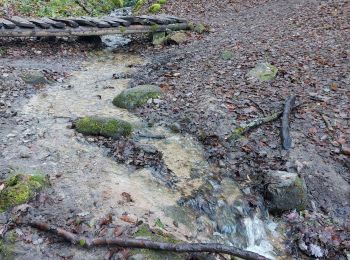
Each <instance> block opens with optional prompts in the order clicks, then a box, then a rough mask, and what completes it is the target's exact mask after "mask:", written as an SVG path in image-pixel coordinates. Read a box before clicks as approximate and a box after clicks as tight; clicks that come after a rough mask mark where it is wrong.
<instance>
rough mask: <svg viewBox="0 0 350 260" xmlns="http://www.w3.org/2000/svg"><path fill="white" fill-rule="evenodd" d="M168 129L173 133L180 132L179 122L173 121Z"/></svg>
mask: <svg viewBox="0 0 350 260" xmlns="http://www.w3.org/2000/svg"><path fill="white" fill-rule="evenodd" d="M170 129H171V131H173V132H174V133H179V132H181V125H180V124H179V123H173V124H172V125H170Z"/></svg>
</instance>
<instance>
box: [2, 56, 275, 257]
mask: <svg viewBox="0 0 350 260" xmlns="http://www.w3.org/2000/svg"><path fill="white" fill-rule="evenodd" d="M143 62H144V61H143V60H142V59H141V58H140V57H138V56H136V55H132V54H116V53H111V52H102V53H97V54H96V55H94V56H91V57H90V58H89V60H88V61H87V62H86V63H85V64H83V66H82V67H83V69H81V70H77V71H75V72H74V73H72V75H71V76H70V77H69V78H68V79H67V80H66V81H65V82H63V83H57V84H55V85H52V86H48V87H47V88H46V89H45V90H42V91H41V92H39V94H37V95H35V96H33V97H32V98H31V99H30V100H29V102H28V103H27V104H25V105H24V106H23V108H22V110H21V112H20V114H19V118H20V119H21V120H20V121H21V122H23V124H21V123H19V124H18V126H17V127H15V128H14V129H13V130H12V132H11V133H10V134H9V135H8V136H7V138H8V144H9V145H8V146H7V147H6V149H5V150H4V151H3V155H4V157H5V160H7V161H8V162H9V166H10V167H11V168H13V169H26V171H28V170H29V171H37V170H40V171H43V172H45V173H48V174H49V175H50V178H51V182H52V187H51V189H52V190H53V192H52V194H55V196H57V197H58V198H59V199H58V200H57V202H56V204H55V205H54V206H55V210H56V211H59V212H60V214H62V215H64V214H68V213H69V212H71V210H72V209H74V211H75V212H80V214H82V215H89V216H90V217H92V218H93V219H99V218H101V217H103V216H104V215H105V214H106V213H108V212H110V211H113V212H114V214H115V215H117V216H118V215H119V216H121V215H122V214H125V212H126V213H128V214H129V215H130V216H131V217H133V218H136V219H138V220H143V221H144V222H146V223H150V224H152V226H153V225H154V222H155V221H156V219H160V220H161V221H162V223H163V224H164V225H165V227H166V230H167V231H169V232H171V233H173V234H175V235H176V236H178V237H179V238H180V239H183V240H188V241H203V242H208V241H219V242H223V243H227V244H233V245H236V246H240V247H243V248H247V249H249V250H252V251H255V252H258V253H260V254H263V255H265V256H267V257H270V258H274V257H275V256H276V252H278V247H279V245H280V240H281V238H280V236H279V234H278V233H277V232H276V227H277V225H276V224H275V223H273V222H271V221H269V220H267V218H266V216H265V213H264V212H258V211H254V212H252V211H251V210H248V207H247V206H246V202H245V201H244V196H243V194H242V192H241V191H240V189H239V187H238V186H237V184H236V183H234V182H233V181H232V180H229V179H224V180H222V181H221V182H220V183H219V182H217V181H213V179H214V178H212V177H213V173H212V170H211V168H210V165H209V164H208V163H207V162H206V160H205V159H204V158H205V157H204V151H203V147H202V146H201V145H200V143H199V142H198V141H197V140H195V139H194V138H193V137H191V136H188V135H181V134H177V133H173V132H171V131H170V130H168V129H165V128H164V127H162V126H160V125H156V126H153V127H152V128H147V126H146V124H145V122H143V121H142V119H141V118H138V117H136V116H135V115H133V114H132V113H131V112H128V111H127V110H124V109H119V108H116V107H114V106H113V105H112V99H113V97H114V96H116V95H117V94H118V93H119V92H120V91H122V90H123V89H125V88H126V87H127V84H128V79H113V74H121V73H130V72H132V70H133V69H132V67H133V66H134V65H138V64H142V63H143ZM89 115H93V116H101V117H116V118H121V119H124V120H126V121H129V122H131V123H132V124H133V125H134V126H135V129H136V130H140V129H141V130H142V129H145V128H147V131H151V132H152V133H154V134H161V135H164V136H165V139H160V140H159V139H151V138H150V139H147V138H143V139H140V140H139V142H140V143H142V144H148V145H153V146H155V147H156V148H157V149H158V150H159V151H161V152H162V154H163V159H164V161H165V164H166V166H167V167H168V169H170V170H171V172H172V173H173V174H174V175H175V176H176V177H177V180H178V182H177V183H176V186H175V188H173V189H171V188H168V187H166V186H165V185H164V184H162V182H160V181H159V180H157V178H155V177H154V175H152V172H151V171H152V170H151V169H145V168H144V169H140V170H135V169H133V168H131V167H128V166H126V165H123V164H118V163H117V162H115V161H114V160H113V158H111V157H109V156H108V155H107V154H108V150H107V149H104V148H101V147H98V146H96V145H94V144H91V143H90V142H88V141H87V139H86V138H85V137H83V136H82V135H80V134H77V133H76V132H75V131H74V130H73V129H70V128H69V127H67V126H69V125H70V124H71V123H70V122H71V120H72V119H75V118H77V117H82V116H89ZM28 125H29V127H28ZM18 137H19V138H20V140H21V142H22V145H21V146H20V147H19V146H18V142H17V141H16V140H18ZM18 151H20V152H18ZM123 192H127V193H129V194H130V195H131V197H132V199H133V203H126V204H121V203H120V201H122V199H123V198H122V193H123ZM189 198H190V199H189ZM48 211H49V210H48ZM52 214H54V213H52ZM262 219H264V220H262ZM115 221H117V222H118V221H119V223H120V224H123V222H122V221H121V220H120V219H116V220H115ZM174 221H175V222H176V223H178V225H174ZM176 226H178V227H176ZM80 254H82V255H79V254H76V259H79V257H82V256H83V255H84V252H81V253H80ZM84 257H86V259H89V257H87V256H84Z"/></svg>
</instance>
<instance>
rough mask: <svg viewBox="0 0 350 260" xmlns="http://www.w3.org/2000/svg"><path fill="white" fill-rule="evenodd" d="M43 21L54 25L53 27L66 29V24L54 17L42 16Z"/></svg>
mask: <svg viewBox="0 0 350 260" xmlns="http://www.w3.org/2000/svg"><path fill="white" fill-rule="evenodd" d="M40 20H41V21H43V22H45V23H48V24H50V25H52V26H53V27H55V28H57V29H64V28H65V27H66V25H65V24H64V23H62V22H58V21H54V20H52V19H49V18H46V17H44V18H40Z"/></svg>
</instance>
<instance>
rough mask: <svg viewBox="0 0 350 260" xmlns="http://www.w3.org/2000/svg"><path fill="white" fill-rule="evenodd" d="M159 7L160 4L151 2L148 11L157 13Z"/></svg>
mask: <svg viewBox="0 0 350 260" xmlns="http://www.w3.org/2000/svg"><path fill="white" fill-rule="evenodd" d="M160 9H161V5H160V4H153V5H151V6H150V8H149V9H148V11H149V12H150V13H152V14H155V13H158V12H159V11H160Z"/></svg>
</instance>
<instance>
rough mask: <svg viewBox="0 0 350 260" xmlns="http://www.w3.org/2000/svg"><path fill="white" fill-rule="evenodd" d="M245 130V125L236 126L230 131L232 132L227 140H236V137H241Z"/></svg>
mask: <svg viewBox="0 0 350 260" xmlns="http://www.w3.org/2000/svg"><path fill="white" fill-rule="evenodd" d="M245 130H246V128H245V127H241V126H239V127H236V128H235V129H234V130H233V131H232V133H231V135H230V136H229V138H228V140H229V141H234V140H237V139H239V138H241V137H242V135H243V133H244V131H245Z"/></svg>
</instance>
